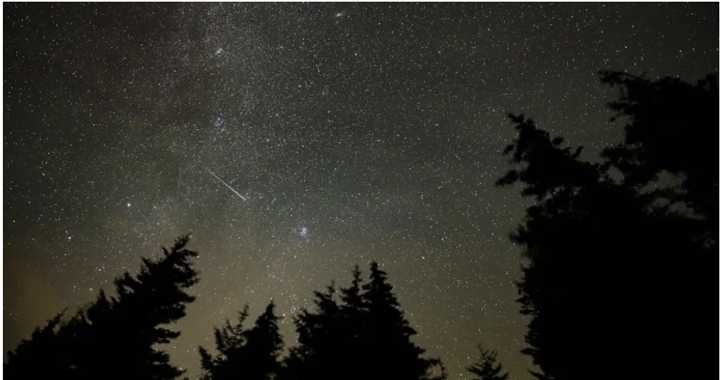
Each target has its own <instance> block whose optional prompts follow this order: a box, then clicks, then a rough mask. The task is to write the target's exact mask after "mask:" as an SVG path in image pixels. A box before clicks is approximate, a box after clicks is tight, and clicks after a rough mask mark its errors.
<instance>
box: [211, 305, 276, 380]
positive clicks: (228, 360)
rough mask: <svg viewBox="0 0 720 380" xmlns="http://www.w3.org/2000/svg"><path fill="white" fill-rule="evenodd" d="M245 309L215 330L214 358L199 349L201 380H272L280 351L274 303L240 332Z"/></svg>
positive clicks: (244, 318) (246, 311)
mask: <svg viewBox="0 0 720 380" xmlns="http://www.w3.org/2000/svg"><path fill="white" fill-rule="evenodd" d="M247 316H248V308H247V306H246V307H245V309H244V310H243V311H242V312H240V316H239V318H238V322H237V323H236V324H235V325H233V324H231V323H230V322H229V321H226V323H225V326H223V327H222V328H220V329H218V328H216V329H215V346H216V348H217V350H218V352H219V353H218V355H217V356H215V357H213V356H212V355H211V354H209V353H208V352H207V350H205V349H204V348H203V347H200V348H199V350H200V357H201V360H202V368H203V370H204V371H205V373H204V375H203V379H206V380H225V379H247V380H266V379H274V378H275V376H276V375H277V373H278V370H279V367H280V362H279V361H278V355H279V354H280V352H281V351H282V345H283V342H282V337H281V336H280V333H279V331H278V317H277V316H276V315H275V304H274V303H273V302H270V303H269V304H268V305H267V307H266V308H265V312H263V313H262V314H261V315H260V316H259V317H258V319H257V320H256V321H255V326H254V327H253V328H251V329H249V330H246V329H244V327H243V323H244V322H245V320H246V319H247Z"/></svg>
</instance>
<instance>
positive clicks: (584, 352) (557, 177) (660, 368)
mask: <svg viewBox="0 0 720 380" xmlns="http://www.w3.org/2000/svg"><path fill="white" fill-rule="evenodd" d="M602 75H603V76H602V79H603V81H605V82H607V83H610V84H612V85H617V86H620V88H621V89H622V92H621V96H620V99H619V100H618V101H616V102H613V103H611V104H610V106H611V108H612V109H613V110H615V111H617V112H618V115H617V117H618V119H622V120H624V121H627V124H626V125H625V141H624V142H623V143H620V144H617V145H615V146H613V147H611V148H609V149H606V150H605V151H604V152H603V157H604V161H600V162H597V161H596V162H591V161H585V160H582V159H581V158H580V153H581V148H571V147H568V146H566V145H565V144H564V141H563V139H562V138H559V137H555V138H552V137H551V136H550V135H549V134H548V133H547V132H545V131H543V130H541V129H539V128H537V127H536V126H535V124H534V122H533V121H532V120H529V119H525V118H524V117H522V116H511V120H512V122H513V123H514V124H515V127H516V129H517V131H518V134H517V138H516V139H515V141H514V142H513V144H512V145H510V146H508V148H507V149H506V152H505V153H506V154H510V156H511V163H512V164H513V167H514V168H513V169H512V170H510V171H508V172H507V173H506V175H505V176H503V177H502V178H501V179H500V180H499V181H498V184H499V185H510V184H514V183H520V184H521V185H522V194H523V195H524V196H529V197H532V198H533V199H534V204H532V205H531V206H530V207H529V208H528V209H527V211H526V216H525V220H524V222H523V223H522V225H520V226H519V227H518V228H517V230H516V231H515V232H514V233H513V235H512V240H513V241H514V242H516V243H518V244H519V245H520V246H522V247H523V248H524V256H525V258H526V259H527V260H526V262H525V265H524V267H523V276H522V279H521V280H520V282H519V283H518V285H519V292H520V298H519V301H520V303H521V304H522V309H521V310H522V312H523V313H524V314H526V315H528V316H530V322H529V326H528V333H527V335H526V342H527V344H528V347H527V348H526V349H525V351H524V352H525V353H527V354H529V355H530V356H531V357H532V358H533V361H534V363H535V364H536V365H537V366H538V367H539V372H537V373H536V374H535V375H536V377H538V378H539V379H548V380H565V379H575V378H579V377H583V378H587V379H605V378H611V377H626V378H714V377H716V376H717V366H716V364H715V363H716V360H717V345H716V342H715V340H714V339H712V338H711V337H713V336H715V334H716V333H717V324H716V319H717V315H718V314H717V299H718V294H717V287H716V285H717V259H718V256H717V209H718V206H717V191H718V190H717V189H718V170H717V156H718V146H717V140H718V139H717V136H718V91H717V89H718V86H717V77H716V76H712V77H709V78H707V79H705V80H703V81H700V82H699V83H698V84H696V85H692V84H688V83H684V82H681V81H679V80H677V79H670V78H666V79H661V80H657V81H650V80H646V79H644V78H639V77H633V76H629V75H627V74H624V73H603V74H602ZM663 173H664V174H665V175H667V176H668V177H669V178H670V179H674V180H675V181H667V180H662V179H661V175H663ZM609 357H611V358H612V359H611V360H609V359H608V358H609Z"/></svg>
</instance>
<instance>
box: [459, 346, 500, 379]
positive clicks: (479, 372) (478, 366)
mask: <svg viewBox="0 0 720 380" xmlns="http://www.w3.org/2000/svg"><path fill="white" fill-rule="evenodd" d="M478 349H479V350H480V359H479V360H478V361H477V362H475V363H473V364H472V365H471V366H469V367H468V368H467V370H468V372H470V373H471V374H473V375H474V377H473V378H472V380H507V379H508V374H507V372H505V371H503V368H502V365H500V363H498V361H497V352H495V351H492V350H487V349H485V348H483V347H482V346H478Z"/></svg>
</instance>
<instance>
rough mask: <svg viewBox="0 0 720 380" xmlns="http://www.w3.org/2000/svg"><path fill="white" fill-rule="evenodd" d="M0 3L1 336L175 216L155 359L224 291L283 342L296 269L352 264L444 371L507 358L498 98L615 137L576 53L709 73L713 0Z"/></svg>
mask: <svg viewBox="0 0 720 380" xmlns="http://www.w3.org/2000/svg"><path fill="white" fill-rule="evenodd" d="M3 8H4V20H3V21H4V31H5V39H4V62H5V67H4V91H5V98H4V111H5V112H4V119H3V124H4V134H3V135H4V149H5V151H4V155H3V156H4V169H5V175H4V181H5V182H4V183H5V188H4V196H5V204H4V212H5V220H4V231H5V232H4V265H5V273H4V278H5V280H4V286H5V293H4V296H5V304H4V308H5V311H4V324H5V325H4V332H5V336H4V345H5V347H6V350H7V349H10V348H12V347H14V346H15V345H16V344H17V343H18V342H19V340H20V339H21V338H23V337H26V336H28V335H29V334H30V332H31V331H32V329H33V328H34V327H35V326H37V325H39V324H40V323H42V322H43V321H45V320H47V319H48V318H50V317H51V316H52V315H54V314H55V313H57V312H58V311H60V310H62V309H63V308H65V307H70V309H71V310H72V308H74V307H77V306H80V305H83V304H85V303H87V302H89V301H91V300H92V299H93V297H94V296H95V295H96V293H97V291H98V290H99V289H100V288H105V289H109V287H110V286H111V282H112V279H113V278H114V277H116V276H118V275H120V274H121V272H122V271H125V270H129V271H131V272H134V271H135V270H137V268H138V267H139V264H140V257H141V256H148V255H154V254H159V253H160V246H161V245H169V244H171V243H172V241H173V240H174V239H175V238H176V237H177V236H179V235H181V234H184V233H188V232H192V240H191V247H192V248H193V249H195V250H197V251H199V253H200V257H199V258H198V260H197V267H198V268H199V270H200V272H201V273H200V276H201V280H200V283H199V284H198V285H197V286H195V287H194V288H193V289H192V290H193V293H194V294H195V295H197V297H198V298H197V300H196V302H194V303H193V304H191V305H190V306H189V308H188V315H187V317H186V318H185V319H183V320H182V321H181V323H180V324H179V325H178V329H179V330H181V331H182V335H181V337H180V338H179V339H177V340H176V341H175V342H173V344H172V347H171V350H170V351H171V355H172V358H173V361H174V362H175V363H176V364H178V365H180V366H182V367H185V368H188V369H189V375H190V376H191V377H192V376H196V375H197V374H198V373H199V372H198V370H199V356H198V354H197V346H198V345H200V344H202V345H205V346H209V345H211V338H212V327H213V326H214V325H218V324H220V323H221V322H222V321H223V320H224V319H225V318H232V317H234V316H235V314H236V312H237V311H239V310H240V309H241V308H242V306H243V304H245V303H248V304H249V305H250V308H251V316H254V315H257V314H258V313H259V312H260V311H261V310H262V308H263V307H264V306H265V304H266V303H267V302H268V301H269V300H270V299H273V300H275V302H276V304H277V310H278V312H280V313H281V314H282V315H283V316H284V319H283V322H282V332H283V335H284V337H285V342H286V345H288V346H290V345H292V344H293V342H294V339H295V335H294V331H293V324H292V316H293V315H294V314H296V313H297V312H298V311H299V309H300V308H302V307H306V306H309V305H310V302H311V297H312V291H313V290H316V289H321V288H323V287H324V286H326V285H328V284H329V283H330V281H332V280H336V281H337V284H338V285H345V284H347V283H348V282H349V280H350V270H351V269H352V266H353V265H354V264H359V265H360V267H361V269H363V268H364V269H366V268H367V264H368V263H369V262H370V261H371V260H377V261H378V262H379V263H380V264H381V265H382V267H383V268H384V269H385V270H386V271H387V272H388V274H389V278H390V282H391V283H392V284H393V286H394V287H395V291H396V293H397V295H398V297H399V300H400V302H401V305H402V306H403V307H404V310H405V312H406V313H407V317H408V319H409V320H410V322H411V324H412V325H413V326H414V327H415V328H416V329H417V330H418V332H419V334H418V336H417V342H418V343H419V344H420V345H422V346H423V347H425V348H427V349H428V352H429V354H430V355H432V356H440V357H441V358H442V359H443V361H444V363H445V364H446V366H447V368H448V370H449V372H450V379H463V378H467V377H466V376H467V375H466V374H465V372H464V368H465V367H466V366H467V365H468V364H470V362H472V361H473V360H474V359H475V355H476V350H475V346H476V345H477V344H478V343H483V344H484V345H486V346H487V347H491V348H494V349H497V350H498V352H499V357H500V359H501V361H502V362H503V365H504V366H505V367H506V368H507V369H508V370H509V371H510V373H511V375H512V376H513V377H514V378H518V379H529V378H530V375H529V374H528V372H527V370H528V368H530V361H529V359H528V358H526V357H525V356H523V355H522V354H520V353H519V351H520V350H521V349H522V348H523V347H524V343H523V334H524V331H525V323H526V321H525V320H524V319H523V318H522V317H521V316H520V314H519V307H518V305H517V304H516V302H515V299H516V297H517V293H516V289H515V287H514V282H515V281H516V280H517V279H518V276H519V268H520V263H521V261H520V257H519V249H518V248H516V247H514V246H513V245H512V244H511V243H510V242H509V240H508V238H507V237H508V234H509V233H510V231H511V230H512V229H513V228H514V227H515V226H516V225H517V224H518V223H519V222H520V219H521V217H522V215H523V211H524V207H525V206H526V203H525V201H524V200H522V199H521V198H520V196H519V194H518V192H517V191H512V190H507V189H498V188H496V187H494V182H495V180H496V179H497V178H498V177H499V176H500V175H502V174H503V173H504V171H505V170H506V169H507V166H506V164H505V162H504V159H503V157H502V156H501V151H502V149H503V148H504V147H505V145H507V144H508V143H509V141H510V140H511V138H512V136H513V132H514V131H513V130H512V128H510V125H509V123H508V122H507V120H506V116H505V115H506V113H507V112H515V113H521V112H522V113H525V114H527V115H529V116H531V117H532V118H534V119H535V120H537V122H538V125H539V126H541V127H543V128H546V129H547V130H549V131H551V132H553V133H559V134H561V135H563V136H565V137H566V138H567V139H568V140H569V141H570V142H572V143H573V144H581V145H585V146H586V147H587V149H586V152H587V153H588V154H589V155H590V156H592V155H593V154H596V153H597V152H598V151H599V150H600V149H601V148H602V147H603V146H605V145H606V144H609V143H611V142H614V141H618V139H619V137H620V136H621V132H622V130H621V126H620V125H615V124H610V123H608V122H607V120H608V118H609V117H610V116H612V115H611V114H610V113H609V112H608V111H607V110H606V109H605V108H604V104H605V103H606V102H608V101H610V100H612V99H613V97H614V95H615V92H614V90H612V89H608V88H606V87H604V86H603V85H602V84H600V83H599V81H598V80H597V72H598V71H599V70H604V69H615V70H626V71H628V72H631V73H634V74H641V73H646V74H647V75H648V76H650V77H653V78H654V77H658V76H666V75H671V76H675V75H679V76H681V77H682V78H683V79H686V80H692V81H694V80H695V79H697V78H700V77H702V76H704V75H705V74H707V73H709V72H711V71H717V57H718V49H717V41H718V33H717V30H718V7H717V4H679V3H678V4H599V3H595V4H577V3H575V4H540V3H534V4H517V3H513V4H471V3H463V4H431V3H423V4H408V3H401V4H351V3H343V4H319V3H314V4H313V3H311V4H296V3H295V4H288V3H286V4H238V3H221V4H210V3H182V4H148V3H146V4H109V3H103V4H80V3H72V4H18V3H8V4H4V5H3Z"/></svg>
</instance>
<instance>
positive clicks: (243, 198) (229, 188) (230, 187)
mask: <svg viewBox="0 0 720 380" xmlns="http://www.w3.org/2000/svg"><path fill="white" fill-rule="evenodd" d="M205 170H207V172H208V173H210V175H211V176H213V177H215V179H217V180H218V181H220V182H221V183H222V184H223V185H225V187H227V188H228V190H230V191H232V192H233V193H234V194H235V195H237V196H238V197H240V199H242V200H243V202H245V201H247V200H248V199H247V197H245V196H244V195H242V194H240V192H238V191H237V190H235V189H233V188H232V186H230V185H228V183H227V182H225V181H223V179H222V178H220V176H218V175H217V174H215V173H213V171H212V170H210V169H207V168H205Z"/></svg>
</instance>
